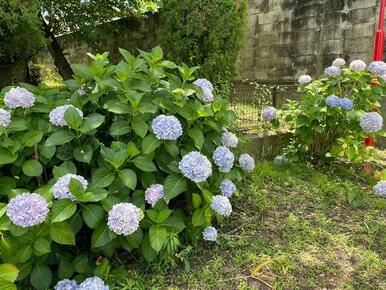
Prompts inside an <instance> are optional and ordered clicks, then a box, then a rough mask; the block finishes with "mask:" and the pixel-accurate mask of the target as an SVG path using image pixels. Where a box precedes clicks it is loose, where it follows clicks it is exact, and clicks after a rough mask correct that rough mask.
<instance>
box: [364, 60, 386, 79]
mask: <svg viewBox="0 0 386 290" xmlns="http://www.w3.org/2000/svg"><path fill="white" fill-rule="evenodd" d="M367 70H368V71H369V72H371V73H373V74H376V75H379V76H381V75H384V74H386V63H384V62H383V61H373V62H372V63H370V65H369V66H368V67H367Z"/></svg>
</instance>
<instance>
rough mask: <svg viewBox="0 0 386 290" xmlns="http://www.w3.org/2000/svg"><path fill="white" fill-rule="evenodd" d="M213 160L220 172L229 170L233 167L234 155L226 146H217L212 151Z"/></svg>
mask: <svg viewBox="0 0 386 290" xmlns="http://www.w3.org/2000/svg"><path fill="white" fill-rule="evenodd" d="M213 160H214V164H216V165H217V166H218V170H219V171H220V172H229V171H231V169H232V167H233V162H234V161H235V156H234V155H233V153H232V151H230V150H229V149H228V148H226V147H224V146H219V147H217V148H216V150H214V152H213Z"/></svg>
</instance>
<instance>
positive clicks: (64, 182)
mask: <svg viewBox="0 0 386 290" xmlns="http://www.w3.org/2000/svg"><path fill="white" fill-rule="evenodd" d="M71 179H76V180H78V181H79V182H80V183H82V186H83V189H84V190H86V189H87V186H88V182H87V180H86V179H84V177H82V176H80V175H76V174H71V173H68V174H66V175H63V176H62V177H60V178H58V180H57V181H56V182H55V184H54V187H53V194H54V197H55V198H56V199H64V198H68V199H71V200H72V201H76V198H75V196H74V195H73V194H72V193H71V191H70V182H71Z"/></svg>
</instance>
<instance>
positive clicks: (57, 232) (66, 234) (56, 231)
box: [50, 222, 75, 246]
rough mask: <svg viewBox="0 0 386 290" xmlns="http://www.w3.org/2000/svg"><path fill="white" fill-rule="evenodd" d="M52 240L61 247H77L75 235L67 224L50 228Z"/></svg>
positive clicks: (59, 224) (56, 224)
mask: <svg viewBox="0 0 386 290" xmlns="http://www.w3.org/2000/svg"><path fill="white" fill-rule="evenodd" d="M50 236H51V239H52V240H53V241H55V242H57V243H58V244H61V245H72V246H74V245H75V234H74V232H73V231H72V229H71V227H70V226H69V225H68V224H66V223H65V222H62V223H55V224H53V225H51V228H50Z"/></svg>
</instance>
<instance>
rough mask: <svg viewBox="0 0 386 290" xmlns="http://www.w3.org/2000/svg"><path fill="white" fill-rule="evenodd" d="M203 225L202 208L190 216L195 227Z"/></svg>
mask: <svg viewBox="0 0 386 290" xmlns="http://www.w3.org/2000/svg"><path fill="white" fill-rule="evenodd" d="M204 223H205V216H204V211H203V210H202V208H199V209H196V210H195V211H194V213H193V216H192V224H193V226H195V227H198V226H201V225H203V224H204Z"/></svg>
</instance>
